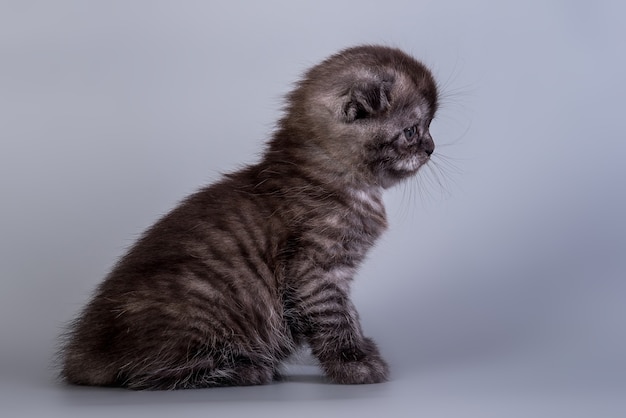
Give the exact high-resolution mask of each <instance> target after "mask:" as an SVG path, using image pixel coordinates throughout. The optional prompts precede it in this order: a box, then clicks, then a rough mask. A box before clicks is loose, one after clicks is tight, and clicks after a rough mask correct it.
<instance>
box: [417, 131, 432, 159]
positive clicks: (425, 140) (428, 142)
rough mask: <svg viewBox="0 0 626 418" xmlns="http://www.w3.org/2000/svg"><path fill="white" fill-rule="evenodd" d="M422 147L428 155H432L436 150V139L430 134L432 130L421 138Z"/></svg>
mask: <svg viewBox="0 0 626 418" xmlns="http://www.w3.org/2000/svg"><path fill="white" fill-rule="evenodd" d="M420 148H421V149H423V150H424V152H425V153H426V154H428V155H432V153H433V152H435V141H433V138H432V136H430V132H426V135H424V136H423V137H422V138H421V140H420Z"/></svg>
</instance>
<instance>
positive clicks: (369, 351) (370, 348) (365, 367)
mask: <svg viewBox="0 0 626 418" xmlns="http://www.w3.org/2000/svg"><path fill="white" fill-rule="evenodd" d="M322 367H323V368H324V371H325V372H326V375H327V376H328V377H329V378H330V380H332V381H333V382H334V383H341V384H367V383H381V382H385V381H387V379H388V377H389V366H388V365H387V363H386V362H385V360H383V359H382V357H381V356H380V354H379V353H378V349H377V348H376V345H375V344H374V342H373V341H372V340H371V339H369V338H367V339H365V340H364V341H363V345H362V347H360V348H359V349H352V350H345V351H343V352H341V353H340V355H339V358H337V359H332V360H327V361H325V362H323V363H322Z"/></svg>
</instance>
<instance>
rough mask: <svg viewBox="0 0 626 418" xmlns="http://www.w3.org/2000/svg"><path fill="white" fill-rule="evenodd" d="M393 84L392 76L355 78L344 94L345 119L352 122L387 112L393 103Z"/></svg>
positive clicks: (343, 112)
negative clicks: (365, 78)
mask: <svg viewBox="0 0 626 418" xmlns="http://www.w3.org/2000/svg"><path fill="white" fill-rule="evenodd" d="M392 86H393V78H392V77H380V78H379V77H376V78H372V79H367V80H355V81H354V82H353V83H352V85H351V86H350V88H349V89H348V91H347V93H346V95H345V96H344V99H345V101H344V103H343V108H342V117H343V120H344V121H345V122H348V123H350V122H354V121H355V120H358V119H365V118H368V117H372V116H375V115H377V114H380V113H383V112H385V111H386V110H387V109H389V106H390V103H391V88H392Z"/></svg>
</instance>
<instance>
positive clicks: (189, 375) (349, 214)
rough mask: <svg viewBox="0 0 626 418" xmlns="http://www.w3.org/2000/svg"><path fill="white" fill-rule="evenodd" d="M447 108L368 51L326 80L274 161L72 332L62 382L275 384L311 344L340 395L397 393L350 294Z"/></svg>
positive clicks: (183, 207) (98, 303)
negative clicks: (392, 196) (343, 386)
mask: <svg viewBox="0 0 626 418" xmlns="http://www.w3.org/2000/svg"><path fill="white" fill-rule="evenodd" d="M436 108H437V91H436V87H435V83H434V81H433V79H432V77H431V75H430V73H429V72H428V70H427V69H426V68H425V67H424V66H423V65H422V64H420V63H419V62H417V61H415V60H414V59H413V58H411V57H409V56H408V55H406V54H404V53H403V52H401V51H399V50H397V49H392V48H386V47H379V46H362V47H355V48H351V49H347V50H344V51H342V52H340V53H338V54H337V55H334V56H332V57H330V58H329V59H327V60H326V61H324V62H322V63H321V64H319V65H318V66H316V67H313V68H312V69H311V70H309V71H308V72H307V73H306V74H305V76H304V78H303V79H302V81H301V82H300V83H299V84H298V85H297V86H296V88H295V90H294V91H293V92H292V93H291V94H290V95H289V96H288V100H287V106H286V109H285V116H284V117H283V118H282V119H281V120H280V122H279V124H278V128H277V130H276V132H275V133H274V136H273V138H272V139H271V140H270V142H269V143H268V146H267V149H266V151H265V153H264V156H263V158H262V160H261V161H260V162H259V163H258V164H255V165H251V166H249V167H247V168H245V169H243V170H241V171H239V172H236V173H233V174H230V175H227V176H225V177H224V178H223V179H222V180H221V181H219V182H218V183H216V184H213V185H211V186H209V187H207V188H204V189H202V190H200V191H199V192H197V193H195V194H194V195H192V196H190V197H189V198H187V199H186V200H185V201H183V202H182V203H181V204H180V205H179V206H178V207H177V208H175V209H174V210H173V211H172V212H170V213H169V214H167V215H166V216H165V217H163V218H162V219H161V220H159V221H158V222H157V223H156V224H155V225H154V226H153V227H152V228H150V229H149V230H148V231H147V232H146V233H145V234H144V235H143V236H142V237H141V239H140V240H139V241H138V242H137V243H136V244H135V245H134V246H133V247H132V248H131V249H130V251H129V252H128V253H127V254H126V255H125V256H124V257H123V258H122V259H121V260H120V261H119V262H118V264H117V265H116V266H115V268H114V269H113V270H112V272H111V273H110V274H109V275H108V277H107V278H106V279H105V280H104V282H103V283H102V284H101V285H100V287H99V288H98V289H97V292H96V293H95V295H94V297H93V298H92V300H91V301H90V302H89V304H88V305H87V306H86V308H85V309H84V310H83V312H82V314H81V315H80V316H79V317H78V318H77V319H76V320H75V321H74V323H73V324H72V326H71V328H70V330H69V331H68V333H67V336H66V337H67V338H66V341H65V343H64V346H63V349H62V352H61V353H62V358H61V361H62V371H61V375H62V376H63V377H64V378H65V380H66V381H68V382H70V383H74V384H81V385H105V386H123V387H128V388H132V389H183V388H197V387H210V386H224V385H255V384H263V383H268V382H270V381H271V380H272V379H273V378H274V377H275V376H276V373H277V368H278V366H279V365H280V363H281V361H282V360H284V359H285V358H286V357H287V356H289V355H290V354H291V353H292V352H293V351H294V350H295V349H296V348H297V347H298V346H300V345H302V344H308V345H309V346H310V347H311V351H312V353H313V354H314V355H315V356H316V357H317V359H318V360H319V363H320V365H321V367H322V369H323V370H324V372H325V373H326V375H327V376H328V378H329V379H330V380H331V381H333V382H337V383H376V382H382V381H385V380H386V379H387V377H388V367H387V365H386V363H385V362H384V360H383V359H382V358H381V356H380V355H379V352H378V349H377V348H376V345H375V344H374V342H373V341H372V340H371V339H369V338H367V337H365V336H364V335H363V332H362V329H361V326H360V324H359V317H358V313H357V311H356V309H355V307H354V306H353V304H352V302H351V301H350V282H351V280H352V277H353V276H354V274H355V272H356V270H357V268H358V266H359V264H360V263H361V261H362V260H363V258H364V257H365V255H366V253H367V251H368V249H369V248H371V247H372V245H373V244H374V242H375V241H376V239H377V238H378V237H379V236H380V234H381V233H382V232H383V231H384V229H385V228H386V226H387V223H386V218H385V209H384V206H383V202H382V198H381V195H382V191H383V189H385V188H387V187H390V186H392V185H393V184H395V183H397V182H398V181H400V180H402V179H404V178H407V177H409V176H411V175H413V174H415V173H416V172H417V171H418V169H419V167H420V166H421V165H423V164H424V163H426V162H427V161H428V159H429V156H430V154H431V153H432V151H433V147H434V145H433V142H432V139H431V138H430V134H429V133H428V127H429V125H430V121H431V119H432V118H433V117H434V114H435V111H436ZM410 128H413V130H410V131H407V129H410ZM412 132H415V135H414V136H413V135H412Z"/></svg>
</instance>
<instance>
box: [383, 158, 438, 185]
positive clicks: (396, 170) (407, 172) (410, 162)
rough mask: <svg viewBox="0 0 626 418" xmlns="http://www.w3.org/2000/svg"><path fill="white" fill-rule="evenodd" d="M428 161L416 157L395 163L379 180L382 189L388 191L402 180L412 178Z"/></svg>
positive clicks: (428, 159) (427, 159)
mask: <svg viewBox="0 0 626 418" xmlns="http://www.w3.org/2000/svg"><path fill="white" fill-rule="evenodd" d="M428 161H430V158H429V157H420V156H417V155H416V156H413V157H409V158H406V159H403V160H399V161H396V162H395V163H394V164H393V165H391V166H390V167H388V168H387V170H385V174H384V175H383V177H384V178H383V179H381V185H382V187H383V188H385V189H388V188H390V187H392V186H395V185H396V184H398V183H399V182H401V181H402V180H405V179H407V178H409V177H412V176H414V175H415V174H417V172H418V171H419V170H420V168H422V166H424V165H426V163H428Z"/></svg>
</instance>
